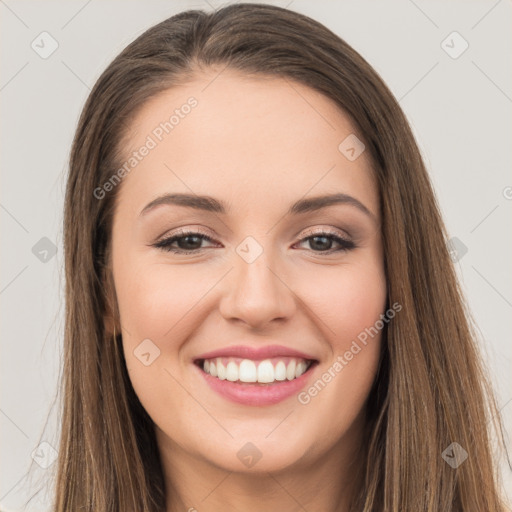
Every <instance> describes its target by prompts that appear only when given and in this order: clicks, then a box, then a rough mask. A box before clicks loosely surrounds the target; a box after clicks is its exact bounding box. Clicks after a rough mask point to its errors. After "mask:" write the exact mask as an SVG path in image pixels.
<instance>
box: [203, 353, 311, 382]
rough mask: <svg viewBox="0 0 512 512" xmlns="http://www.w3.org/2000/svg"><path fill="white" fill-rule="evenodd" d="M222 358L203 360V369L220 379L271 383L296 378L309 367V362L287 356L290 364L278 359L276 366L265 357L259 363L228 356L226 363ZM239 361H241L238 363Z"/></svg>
mask: <svg viewBox="0 0 512 512" xmlns="http://www.w3.org/2000/svg"><path fill="white" fill-rule="evenodd" d="M222 359H223V358H221V357H217V358H215V359H209V360H205V361H204V362H203V370H204V371H205V372H206V373H209V374H210V375H211V376H212V377H217V378H218V379H220V380H229V381H231V382H237V381H240V382H259V383H261V384H270V383H272V382H275V381H284V380H293V379H296V378H298V377H300V376H301V375H302V374H303V373H304V372H305V371H306V370H307V369H308V368H309V362H307V361H305V360H304V359H296V358H286V359H287V360H288V364H286V363H285V362H284V361H282V360H277V363H276V364H275V366H274V364H273V362H272V361H271V360H270V359H265V360H263V361H260V362H259V363H258V362H257V361H252V360H250V359H242V360H241V361H240V359H235V358H228V359H227V364H226V365H224V363H223V362H222ZM224 360H226V358H224ZM238 361H240V362H239V363H238ZM274 362H275V360H274Z"/></svg>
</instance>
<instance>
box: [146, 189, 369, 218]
mask: <svg viewBox="0 0 512 512" xmlns="http://www.w3.org/2000/svg"><path fill="white" fill-rule="evenodd" d="M163 204H166V205H176V206H182V207H186V208H194V209H196V210H204V211H207V212H212V213H220V214H226V213H227V212H228V210H229V208H228V206H227V205H226V204H225V203H223V202H222V201H219V200H218V199H215V198H214V197H211V196H198V195H194V194H164V195H161V196H159V197H157V198H156V199H153V201H151V202H150V203H148V204H147V205H146V206H145V207H144V208H143V209H142V211H141V212H140V216H142V215H145V214H146V213H148V212H149V211H150V210H152V209H153V208H156V207H157V206H160V205H163ZM335 204H347V205H350V206H354V207H356V208H357V209H358V210H360V211H361V212H363V213H364V214H366V215H368V216H369V217H371V218H372V219H373V220H376V218H375V215H374V214H373V213H372V212H371V211H370V210H369V209H368V208H367V207H366V206H365V205H364V204H363V203H361V201H359V200H358V199H356V198H355V197H352V196H350V195H347V194H342V193H337V194H330V195H323V196H316V197H310V198H307V199H300V200H299V201H297V202H295V203H293V204H292V205H291V206H290V208H289V210H288V212H287V213H286V215H300V214H304V213H310V212H314V211H318V210H321V209H322V208H326V207H328V206H332V205H335Z"/></svg>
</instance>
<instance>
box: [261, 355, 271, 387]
mask: <svg viewBox="0 0 512 512" xmlns="http://www.w3.org/2000/svg"><path fill="white" fill-rule="evenodd" d="M258 382H262V383H264V384H266V383H269V382H274V366H273V365H272V363H271V362H270V361H269V360H268V359H265V361H261V363H260V364H259V365H258Z"/></svg>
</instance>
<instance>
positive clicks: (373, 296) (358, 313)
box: [302, 263, 387, 352]
mask: <svg viewBox="0 0 512 512" xmlns="http://www.w3.org/2000/svg"><path fill="white" fill-rule="evenodd" d="M312 277H313V276H312ZM302 290H303V292H302V293H303V297H304V298H305V300H306V301H307V303H308V306H310V307H311V308H312V309H313V311H314V313H315V314H316V315H317V316H318V318H319V319H321V320H322V322H321V325H323V326H324V327H325V330H324V334H325V337H326V338H327V339H328V340H329V341H330V344H331V347H332V349H333V351H336V352H339V351H340V350H347V348H345V347H346V346H347V344H348V345H350V342H351V340H353V339H355V338H357V336H358V335H359V334H361V333H364V332H365V329H367V328H369V327H371V326H373V325H374V324H375V322H376V321H377V320H378V319H379V318H380V315H381V314H382V313H384V311H385V307H386V299H387V290H386V279H385V276H384V272H383V269H382V267H381V265H380V264H378V263H375V264H364V265H363V264H361V265H351V266H340V267H339V268H338V269H334V268H330V269H323V270H322V272H319V271H316V272H315V275H314V279H307V280H304V281H302ZM317 324H318V322H317Z"/></svg>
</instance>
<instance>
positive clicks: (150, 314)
mask: <svg viewBox="0 0 512 512" xmlns="http://www.w3.org/2000/svg"><path fill="white" fill-rule="evenodd" d="M211 282H212V276H211V272H210V273H208V272H207V271H203V270H201V269H200V267H199V266H195V267H194V268H193V266H188V267H187V266H176V267H174V268H172V269H171V268H170V267H169V266H166V265H164V264H155V263H149V264H148V263H147V262H144V260H141V261H139V262H137V261H134V262H132V263H128V262H127V263H126V264H125V265H124V266H123V265H119V267H118V280H117V281H116V290H117V296H118V302H119V310H120V314H121V318H122V320H123V324H124V326H125V327H126V330H127V331H128V332H130V333H131V335H133V336H138V337H141V336H142V337H147V338H154V339H155V340H160V339H163V338H164V337H165V335H166V334H169V332H170V331H171V330H173V329H175V328H176V326H179V325H180V322H181V321H182V319H183V318H184V317H185V316H186V315H187V313H188V312H189V311H190V309H191V308H192V307H193V306H194V305H195V304H196V303H198V301H199V300H200V298H201V297H202V296H203V295H204V294H205V293H206V292H207V290H208V288H209V287H211V284H209V283H211Z"/></svg>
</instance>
